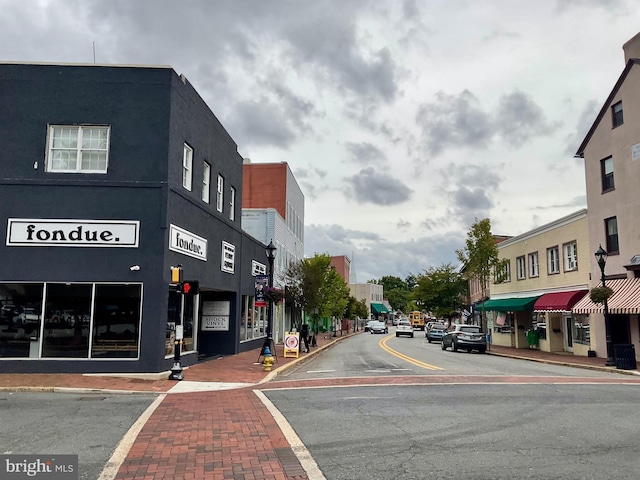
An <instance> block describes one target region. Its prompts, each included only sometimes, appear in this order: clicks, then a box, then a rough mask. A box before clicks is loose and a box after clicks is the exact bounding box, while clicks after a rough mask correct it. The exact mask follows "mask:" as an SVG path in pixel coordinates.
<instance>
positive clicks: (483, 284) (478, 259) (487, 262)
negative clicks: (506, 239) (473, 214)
mask: <svg viewBox="0 0 640 480" xmlns="http://www.w3.org/2000/svg"><path fill="white" fill-rule="evenodd" d="M456 255H457V256H458V260H460V262H462V264H463V265H464V272H465V276H466V278H467V279H468V280H470V279H472V278H477V279H478V281H479V282H480V289H481V290H482V328H483V329H484V330H485V331H486V328H487V324H486V315H485V311H484V302H485V300H486V298H487V293H488V292H487V289H488V286H489V282H490V280H491V273H492V271H493V270H494V269H495V268H498V267H499V265H500V260H499V258H498V247H497V245H496V239H495V237H494V236H493V235H492V233H491V220H489V219H488V218H484V219H482V220H479V221H478V220H477V219H476V223H474V224H473V225H472V226H471V229H470V230H469V231H468V232H467V240H466V242H465V246H464V248H463V249H461V250H456Z"/></svg>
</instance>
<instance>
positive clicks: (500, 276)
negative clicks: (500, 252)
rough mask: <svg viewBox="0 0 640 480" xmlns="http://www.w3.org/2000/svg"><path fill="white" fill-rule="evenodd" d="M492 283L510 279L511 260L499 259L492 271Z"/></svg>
mask: <svg viewBox="0 0 640 480" xmlns="http://www.w3.org/2000/svg"><path fill="white" fill-rule="evenodd" d="M493 277H494V279H493V280H494V283H505V282H510V281H511V260H505V259H503V260H500V261H499V263H498V265H496V267H495V269H494V271H493Z"/></svg>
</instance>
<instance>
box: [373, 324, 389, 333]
mask: <svg viewBox="0 0 640 480" xmlns="http://www.w3.org/2000/svg"><path fill="white" fill-rule="evenodd" d="M369 331H370V332H371V334H372V335H373V334H374V333H389V328H388V327H387V325H386V324H385V323H384V322H373V323H371V325H369Z"/></svg>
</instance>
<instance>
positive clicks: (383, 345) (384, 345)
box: [378, 335, 444, 370]
mask: <svg viewBox="0 0 640 480" xmlns="http://www.w3.org/2000/svg"><path fill="white" fill-rule="evenodd" d="M390 338H393V337H392V336H391V335H389V336H388V337H385V338H383V339H382V340H380V342H378V345H380V348H382V349H383V350H384V351H385V352H387V353H390V354H391V355H393V356H394V357H398V358H400V359H401V360H404V361H405V362H409V363H411V364H412V365H415V366H417V367H421V368H426V369H427V370H444V368H441V367H436V366H435V365H430V364H428V363H424V362H421V361H420V360H416V359H415V358H412V357H410V356H408V355H405V354H404V353H400V352H398V351H396V350H394V349H393V348H391V347H389V346H387V342H388V341H389V339H390Z"/></svg>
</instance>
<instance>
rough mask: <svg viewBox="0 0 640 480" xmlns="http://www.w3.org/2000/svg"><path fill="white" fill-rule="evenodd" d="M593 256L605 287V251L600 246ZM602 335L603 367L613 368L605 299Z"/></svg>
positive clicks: (609, 326)
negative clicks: (603, 339)
mask: <svg viewBox="0 0 640 480" xmlns="http://www.w3.org/2000/svg"><path fill="white" fill-rule="evenodd" d="M595 256H596V258H597V259H598V266H599V267H600V273H601V277H600V279H601V281H602V287H606V285H605V276H604V266H605V265H606V264H607V251H606V250H605V249H604V248H602V245H600V246H599V247H598V250H597V251H596V253H595ZM604 333H605V339H606V342H607V362H606V363H605V365H606V366H607V367H613V366H615V364H616V361H615V358H614V356H613V341H612V340H611V318H610V315H609V305H608V303H607V299H606V298H605V299H604Z"/></svg>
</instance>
